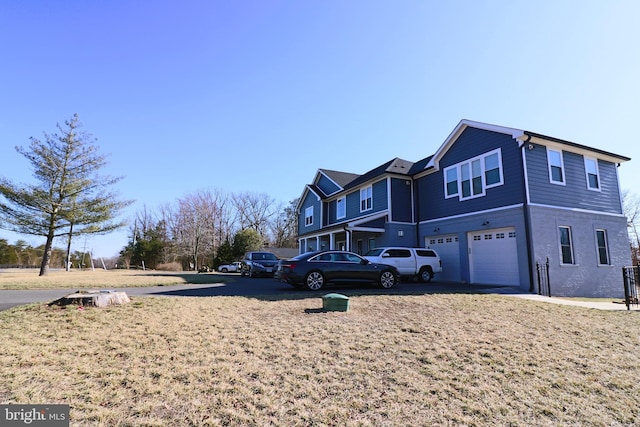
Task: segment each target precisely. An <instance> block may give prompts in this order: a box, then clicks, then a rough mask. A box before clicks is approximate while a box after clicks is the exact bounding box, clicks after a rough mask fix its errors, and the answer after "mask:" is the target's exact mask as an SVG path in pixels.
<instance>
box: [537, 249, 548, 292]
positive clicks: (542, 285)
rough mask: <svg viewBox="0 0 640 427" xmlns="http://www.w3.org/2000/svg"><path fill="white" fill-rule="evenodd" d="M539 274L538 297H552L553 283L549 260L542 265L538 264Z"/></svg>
mask: <svg viewBox="0 0 640 427" xmlns="http://www.w3.org/2000/svg"><path fill="white" fill-rule="evenodd" d="M536 271H537V272H538V295H544V296H547V297H550V296H551V281H550V280H549V258H547V261H546V262H545V263H544V264H542V263H540V262H536Z"/></svg>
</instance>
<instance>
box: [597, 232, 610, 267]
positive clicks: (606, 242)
mask: <svg viewBox="0 0 640 427" xmlns="http://www.w3.org/2000/svg"><path fill="white" fill-rule="evenodd" d="M598 231H602V232H603V233H604V249H605V250H606V251H607V263H606V264H601V263H600V247H599V246H598ZM596 256H597V258H598V265H599V266H609V265H611V255H610V254H609V238H608V236H607V230H605V229H604V228H596Z"/></svg>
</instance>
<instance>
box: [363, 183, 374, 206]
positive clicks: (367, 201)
mask: <svg viewBox="0 0 640 427" xmlns="http://www.w3.org/2000/svg"><path fill="white" fill-rule="evenodd" d="M372 208H373V191H372V189H371V186H369V187H367V188H363V189H362V190H360V212H364V211H368V210H371V209H372Z"/></svg>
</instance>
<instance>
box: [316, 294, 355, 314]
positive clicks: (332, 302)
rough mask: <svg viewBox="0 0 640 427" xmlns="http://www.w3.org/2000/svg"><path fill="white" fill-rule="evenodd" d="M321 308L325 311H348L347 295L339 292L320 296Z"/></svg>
mask: <svg viewBox="0 0 640 427" xmlns="http://www.w3.org/2000/svg"><path fill="white" fill-rule="evenodd" d="M322 309H323V310H326V311H349V297H347V296H345V295H341V294H326V295H325V296H323V297H322Z"/></svg>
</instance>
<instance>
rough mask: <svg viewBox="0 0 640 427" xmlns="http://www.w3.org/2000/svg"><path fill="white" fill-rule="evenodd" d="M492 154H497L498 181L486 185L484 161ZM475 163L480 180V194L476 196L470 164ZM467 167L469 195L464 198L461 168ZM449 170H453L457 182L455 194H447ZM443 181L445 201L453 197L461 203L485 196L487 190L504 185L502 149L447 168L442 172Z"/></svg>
mask: <svg viewBox="0 0 640 427" xmlns="http://www.w3.org/2000/svg"><path fill="white" fill-rule="evenodd" d="M494 154H498V173H499V174H500V180H499V181H498V182H496V183H494V184H490V185H487V180H486V172H487V170H486V168H485V159H486V158H487V157H489V156H492V155H494ZM475 161H479V162H480V178H481V179H482V192H480V193H478V194H473V168H472V164H473V162H475ZM466 164H468V165H469V173H470V178H471V195H470V196H467V197H464V196H463V195H462V167H463V165H466ZM451 169H455V170H456V178H457V182H458V192H457V193H455V194H449V193H448V192H447V172H448V171H449V170H451ZM442 176H443V181H444V198H445V199H451V198H453V197H457V198H458V200H460V201H463V200H470V199H475V198H478V197H484V196H486V195H487V189H489V188H494V187H499V186H501V185H504V171H503V168H502V149H500V148H498V149H495V150H492V151H489V152H487V153H483V154H481V155H479V156H476V157H473V158H471V159H467V160H465V161H463V162H460V163H457V164H455V165H452V166H448V167H446V168H445V169H444V170H443V175H442Z"/></svg>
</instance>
